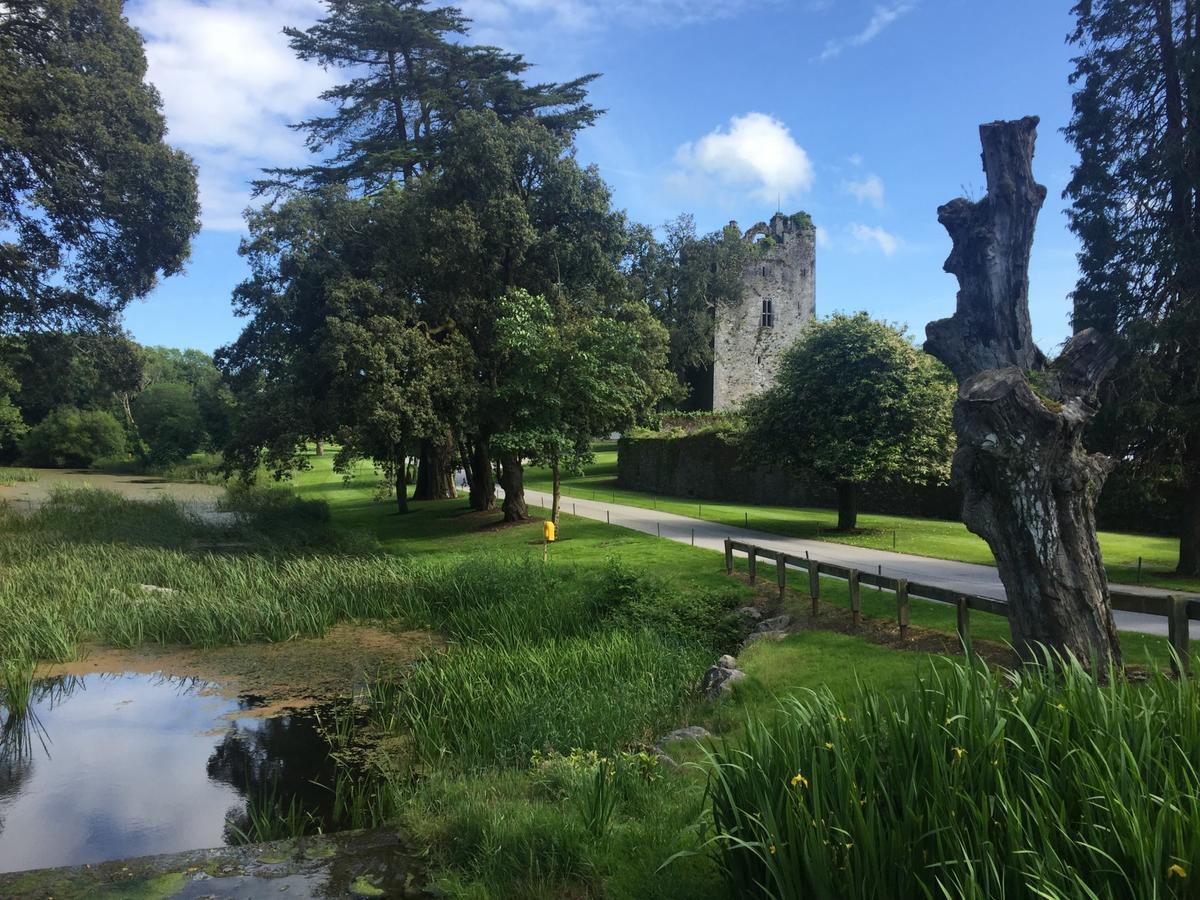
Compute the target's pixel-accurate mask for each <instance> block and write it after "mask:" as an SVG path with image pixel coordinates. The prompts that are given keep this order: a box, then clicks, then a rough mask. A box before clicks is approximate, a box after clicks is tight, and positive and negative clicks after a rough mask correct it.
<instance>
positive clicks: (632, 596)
mask: <svg viewBox="0 0 1200 900" xmlns="http://www.w3.org/2000/svg"><path fill="white" fill-rule="evenodd" d="M742 602H743V601H742V600H741V599H739V597H738V592H737V589H736V588H734V587H730V588H728V589H726V590H713V591H701V592H698V593H693V594H687V595H683V594H680V593H679V592H678V591H677V590H675V589H674V588H672V587H671V585H669V584H668V583H667V582H665V581H664V580H663V579H662V578H660V577H658V576H656V575H655V574H653V573H652V572H648V571H645V570H640V569H634V568H632V567H630V566H628V565H626V564H625V563H623V562H621V561H620V560H618V559H616V558H612V559H609V561H608V564H607V567H606V569H605V572H604V577H603V581H602V584H601V587H600V589H599V591H597V595H596V601H595V607H596V612H597V614H598V615H599V617H600V618H601V619H603V620H604V621H606V622H607V623H608V625H609V626H610V627H615V628H622V629H625V630H638V629H642V628H646V629H649V630H651V631H653V632H655V633H657V634H660V635H664V636H673V637H675V638H678V639H680V640H683V641H686V642H689V643H693V644H697V645H699V646H703V647H709V648H711V649H714V650H719V651H725V650H729V649H731V648H733V647H734V646H735V645H736V644H737V643H738V642H739V641H740V640H741V639H742V637H743V634H742V626H741V624H740V622H739V621H738V618H737V616H736V615H735V614H734V610H735V609H736V608H737V607H738V606H740V605H741V603H742Z"/></svg>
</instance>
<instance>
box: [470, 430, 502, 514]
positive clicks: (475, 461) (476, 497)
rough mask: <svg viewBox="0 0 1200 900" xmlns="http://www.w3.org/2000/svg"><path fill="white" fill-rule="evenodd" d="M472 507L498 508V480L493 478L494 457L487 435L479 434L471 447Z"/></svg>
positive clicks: (479, 510)
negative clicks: (490, 452)
mask: <svg viewBox="0 0 1200 900" xmlns="http://www.w3.org/2000/svg"><path fill="white" fill-rule="evenodd" d="M470 462H471V509H473V510H475V511H476V512H487V511H488V510H489V509H495V508H496V482H495V481H493V480H492V457H491V454H489V453H488V446H487V437H486V436H485V435H479V436H478V437H476V439H475V446H474V447H472V448H471V460H470Z"/></svg>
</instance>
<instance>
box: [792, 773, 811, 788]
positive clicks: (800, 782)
mask: <svg viewBox="0 0 1200 900" xmlns="http://www.w3.org/2000/svg"><path fill="white" fill-rule="evenodd" d="M792 787H808V779H807V778H805V777H804V775H803V774H802V773H801V772H797V773H796V774H795V775H793V776H792Z"/></svg>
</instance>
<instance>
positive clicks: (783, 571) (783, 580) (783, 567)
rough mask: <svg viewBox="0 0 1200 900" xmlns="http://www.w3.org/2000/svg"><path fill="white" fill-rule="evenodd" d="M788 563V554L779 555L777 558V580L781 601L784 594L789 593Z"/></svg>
mask: <svg viewBox="0 0 1200 900" xmlns="http://www.w3.org/2000/svg"><path fill="white" fill-rule="evenodd" d="M787 561H788V557H787V554H786V553H779V554H777V555H776V557H775V579H776V580H777V581H778V582H779V599H780V600H782V599H783V595H784V593H785V592H786V591H787Z"/></svg>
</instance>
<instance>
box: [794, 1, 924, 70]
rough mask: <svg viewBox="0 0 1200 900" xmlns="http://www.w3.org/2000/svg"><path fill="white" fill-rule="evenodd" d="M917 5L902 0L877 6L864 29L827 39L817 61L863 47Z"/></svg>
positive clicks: (824, 60) (823, 60) (913, 2)
mask: <svg viewBox="0 0 1200 900" xmlns="http://www.w3.org/2000/svg"><path fill="white" fill-rule="evenodd" d="M916 6H917V4H916V2H915V0H900V2H897V3H893V4H892V5H891V6H876V7H875V9H874V11H873V12H872V13H871V18H870V20H868V22H867V24H866V25H865V26H864V27H863V29H862V30H861V31H859V32H857V33H856V34H852V35H850V36H849V37H843V38H834V39H832V40H830V41H827V42H826V44H825V49H823V50H822V51H821V53H820V55H819V56H817V57H816V58H815V61H816V62H826V61H827V60H830V59H833V58H834V57H837V56H841V55H842V53H843V52H844V51H846V50H849V49H850V48H852V47H862V46H864V45H866V44H869V43H871V41H873V40H875V38H877V37H879V35H881V34H882V33H883V32H884V30H885V29H886V28H887V27H888V26H890V25H891V24H892V23H893V22H895V21H896V20H897V19H899V18H900V17H901V16H903V15H904V14H905V13H908V12H912V10H913V9H915V8H916Z"/></svg>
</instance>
